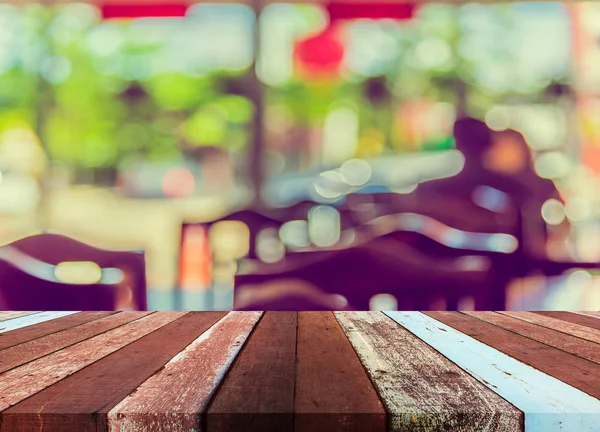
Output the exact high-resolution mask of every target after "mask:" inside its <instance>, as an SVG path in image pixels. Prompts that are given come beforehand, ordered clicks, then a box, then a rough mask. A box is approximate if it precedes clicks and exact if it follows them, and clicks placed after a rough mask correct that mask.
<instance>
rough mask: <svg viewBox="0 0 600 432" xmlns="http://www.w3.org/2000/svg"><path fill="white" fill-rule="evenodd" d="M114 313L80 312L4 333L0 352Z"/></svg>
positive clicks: (0, 342) (0, 340) (1, 338)
mask: <svg viewBox="0 0 600 432" xmlns="http://www.w3.org/2000/svg"><path fill="white" fill-rule="evenodd" d="M114 313H115V312H79V313H76V314H72V315H67V316H65V317H62V318H56V319H53V320H50V321H45V322H42V323H39V324H34V325H30V326H27V327H22V328H20V329H17V330H13V331H9V332H6V333H2V336H1V337H0V350H2V349H5V348H9V347H11V346H15V345H19V344H21V343H24V342H28V341H31V340H34V339H37V338H41V337H44V336H47V335H50V334H52V333H57V332H59V331H62V330H68V329H71V328H76V327H77V326H78V325H80V324H84V323H86V322H90V321H94V320H97V319H100V318H104V317H106V316H108V315H112V314H114Z"/></svg>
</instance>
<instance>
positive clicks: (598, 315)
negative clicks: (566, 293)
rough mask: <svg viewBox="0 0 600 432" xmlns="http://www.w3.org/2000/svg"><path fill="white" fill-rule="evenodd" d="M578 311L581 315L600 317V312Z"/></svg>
mask: <svg viewBox="0 0 600 432" xmlns="http://www.w3.org/2000/svg"><path fill="white" fill-rule="evenodd" d="M575 313H578V314H580V315H587V316H591V317H594V318H600V312H575Z"/></svg>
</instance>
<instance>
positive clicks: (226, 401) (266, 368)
mask: <svg viewBox="0 0 600 432" xmlns="http://www.w3.org/2000/svg"><path fill="white" fill-rule="evenodd" d="M297 324H298V314H297V313H296V312H267V313H266V314H265V316H264V317H263V318H262V319H261V320H260V322H259V323H258V325H257V327H256V328H255V329H254V332H252V335H251V336H250V338H249V339H248V342H247V343H246V346H245V347H244V349H243V350H242V352H241V353H240V354H239V355H238V357H237V358H236V360H235V362H234V364H233V365H232V367H231V370H230V372H229V373H228V374H227V376H226V377H225V379H224V380H223V383H222V384H221V386H220V387H219V390H218V391H217V394H216V395H215V397H214V398H213V401H212V402H211V404H210V407H209V408H208V410H207V415H206V426H207V430H209V431H210V432H229V431H232V432H235V431H248V432H252V431H256V432H262V431H270V432H287V431H291V430H293V429H294V380H295V375H296V372H295V371H296V331H297Z"/></svg>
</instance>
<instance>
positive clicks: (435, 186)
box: [415, 117, 560, 255]
mask: <svg viewBox="0 0 600 432" xmlns="http://www.w3.org/2000/svg"><path fill="white" fill-rule="evenodd" d="M453 132H454V138H455V142H456V148H457V150H459V151H460V152H461V153H462V154H463V156H464V166H463V169H462V170H461V171H460V172H459V173H458V174H457V175H455V176H453V177H448V178H442V179H436V180H431V181H427V182H424V183H422V184H420V185H419V187H418V188H417V190H416V191H415V193H416V195H417V196H418V197H419V199H423V200H427V199H434V198H433V197H440V196H447V197H454V198H459V199H464V200H468V201H470V202H474V203H475V204H476V205H479V206H482V207H485V208H488V209H490V210H494V211H496V212H498V213H503V212H509V211H512V210H517V211H519V212H520V214H521V215H522V217H523V221H522V225H521V227H522V229H523V230H524V234H525V235H526V236H527V243H528V245H527V248H528V249H529V250H531V251H536V253H541V254H544V255H546V249H547V245H546V239H547V234H546V228H545V226H546V225H545V222H544V219H543V218H542V212H541V208H542V205H543V203H544V201H545V200H547V199H549V198H548V197H553V198H557V199H558V198H560V195H559V194H558V191H557V190H556V188H555V187H554V185H553V184H552V182H550V183H548V181H547V180H544V179H542V178H540V177H538V176H537V174H536V173H535V172H534V171H533V167H532V165H531V153H530V152H529V149H528V147H527V145H526V143H525V142H524V139H521V138H522V136H521V138H519V136H520V134H519V135H516V134H515V133H514V132H512V131H511V132H510V133H507V134H505V135H504V136H503V138H504V139H502V140H499V139H496V138H498V136H496V135H495V133H494V132H493V131H492V130H491V129H490V128H489V127H488V126H487V124H486V123H485V122H483V121H481V120H478V119H475V118H471V117H466V118H462V119H459V120H457V121H456V122H455V124H454V131H453ZM517 134H518V133H517ZM507 138H510V139H507ZM507 143H510V144H507ZM523 146H524V147H523ZM509 159H510V163H508V162H507V161H508V160H509Z"/></svg>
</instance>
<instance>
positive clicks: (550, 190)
mask: <svg viewBox="0 0 600 432" xmlns="http://www.w3.org/2000/svg"><path fill="white" fill-rule="evenodd" d="M484 163H485V165H486V167H487V168H488V169H489V170H491V171H493V172H496V173H500V174H504V175H508V176H510V177H511V178H513V179H516V180H517V181H518V182H519V183H520V184H521V185H522V186H523V187H524V188H525V189H527V190H529V193H530V195H531V196H532V197H533V198H534V199H536V200H537V201H541V202H542V203H543V202H546V201H547V200H549V199H556V200H559V201H561V202H562V201H563V199H562V197H561V195H560V193H559V192H558V189H557V188H556V185H555V184H554V182H553V181H552V180H549V179H545V178H542V177H540V176H539V175H538V174H537V173H536V172H535V169H534V167H533V157H532V153H531V150H530V148H529V146H528V145H527V140H526V139H525V137H524V136H523V134H522V133H521V132H519V131H516V130H514V129H507V130H503V131H500V132H496V133H494V137H493V144H492V147H491V149H490V150H489V151H488V152H487V154H486V157H485V161H484Z"/></svg>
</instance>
